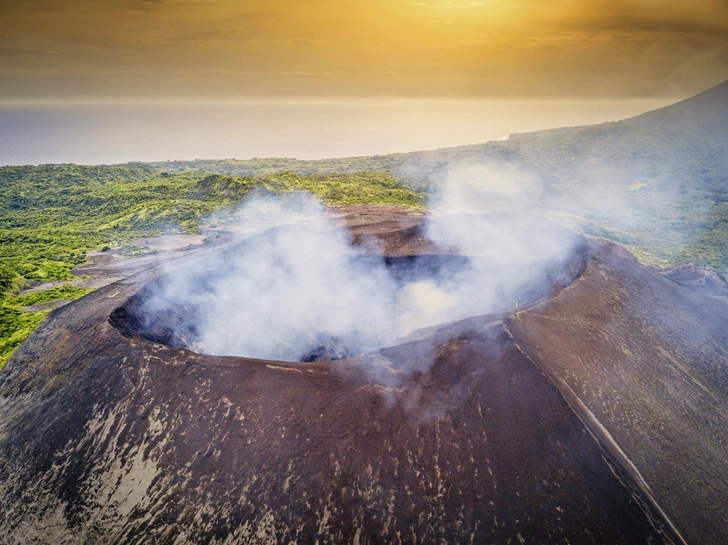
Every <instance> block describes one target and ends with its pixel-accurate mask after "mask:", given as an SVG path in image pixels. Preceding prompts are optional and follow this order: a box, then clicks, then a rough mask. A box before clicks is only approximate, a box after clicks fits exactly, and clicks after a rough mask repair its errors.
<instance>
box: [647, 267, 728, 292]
mask: <svg viewBox="0 0 728 545" xmlns="http://www.w3.org/2000/svg"><path fill="white" fill-rule="evenodd" d="M655 273H657V274H658V275H660V276H662V277H663V278H667V279H668V280H670V281H671V282H675V283H676V284H680V285H681V286H683V287H685V288H688V289H691V290H693V291H696V292H698V293H702V294H705V295H717V296H720V297H728V281H726V279H725V278H724V277H723V275H722V274H720V273H719V272H717V271H713V270H711V269H706V268H705V267H695V266H694V265H680V266H677V267H669V268H666V269H655Z"/></svg>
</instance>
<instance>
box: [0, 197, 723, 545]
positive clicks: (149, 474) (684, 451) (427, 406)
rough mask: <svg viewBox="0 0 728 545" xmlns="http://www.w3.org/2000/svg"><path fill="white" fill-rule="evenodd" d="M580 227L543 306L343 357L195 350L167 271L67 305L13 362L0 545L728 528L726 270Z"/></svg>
mask: <svg viewBox="0 0 728 545" xmlns="http://www.w3.org/2000/svg"><path fill="white" fill-rule="evenodd" d="M330 213H332V214H335V215H337V216H339V217H340V218H341V219H342V221H344V222H345V223H346V225H347V226H348V228H349V229H350V232H351V233H352V236H353V240H354V242H355V243H356V244H359V245H362V246H364V247H365V248H366V249H368V250H370V253H372V254H376V253H382V254H383V255H385V256H389V258H391V259H394V258H397V257H404V256H416V255H422V256H425V255H433V254H436V253H437V251H438V249H437V248H436V247H434V245H433V244H432V243H431V242H429V241H428V240H426V239H425V238H424V237H423V235H422V230H421V226H422V223H423V222H424V221H426V220H427V218H426V217H425V216H422V215H413V214H410V213H406V212H404V211H400V210H397V209H394V208H386V207H385V208H382V207H363V208H340V209H338V210H332V211H330ZM253 236H264V233H263V234H262V235H253ZM574 236H575V237H576V235H574ZM577 238H579V243H578V244H576V245H575V250H574V252H573V254H572V255H570V256H568V258H566V260H565V261H564V262H563V263H560V270H561V271H562V273H563V274H560V275H550V274H549V275H547V276H548V278H549V279H550V281H551V285H550V286H549V289H548V290H547V291H546V292H544V293H540V294H538V297H536V298H534V299H533V300H531V301H529V303H528V304H527V305H522V306H520V307H519V308H516V309H513V310H511V311H509V312H506V313H503V314H500V315H486V316H473V317H471V318H468V319H465V320H462V321H459V322H455V323H451V324H447V325H443V326H437V327H432V328H428V329H426V330H421V331H419V332H415V333H413V334H412V335H409V336H408V337H406V338H404V339H401V340H400V341H399V342H398V343H395V344H394V345H393V346H390V347H385V348H382V349H380V350H377V351H375V352H372V353H368V354H364V355H361V356H358V357H355V358H350V359H341V360H336V361H320V362H311V363H294V362H280V361H262V360H252V359H248V358H241V357H220V356H209V355H202V354H198V353H195V352H192V351H190V350H188V349H187V348H185V347H184V343H183V342H176V341H175V339H174V338H172V337H171V336H170V335H166V334H165V331H168V325H169V324H168V321H169V320H170V319H176V318H175V317H169V316H160V317H157V322H156V323H153V324H147V323H145V322H144V321H143V320H142V319H141V318H140V317H139V316H138V315H137V309H138V304H139V301H140V300H141V299H142V298H143V297H144V294H145V290H146V289H150V286H153V285H154V284H155V283H158V282H164V274H163V272H162V270H161V269H160V268H156V267H152V268H148V269H147V270H144V271H142V272H139V273H137V274H136V275H134V276H131V277H128V278H125V279H122V280H120V281H118V282H116V283H114V284H111V285H108V286H106V287H103V288H101V289H99V290H97V291H95V292H94V293H92V294H90V295H88V296H86V297H83V298H82V299H79V300H78V301H75V302H73V303H71V304H69V305H66V306H64V307H63V308H60V309H57V310H55V311H54V312H53V313H52V314H51V316H50V318H49V319H48V320H47V321H46V322H45V323H44V324H43V326H42V327H41V328H39V329H38V330H37V331H36V332H35V333H34V334H33V335H32V336H31V337H30V338H29V339H28V340H27V341H26V342H25V343H24V344H23V345H22V346H21V347H20V349H18V351H17V352H16V353H15V354H14V356H13V357H12V358H11V360H10V361H9V362H8V364H7V365H6V366H5V368H4V369H3V371H2V373H0V410H1V411H2V414H3V417H2V419H0V501H1V502H2V505H3V509H2V511H0V528H2V532H1V533H0V543H7V544H11V543H13V544H26V543H54V544H63V543H68V544H71V543H74V544H75V543H89V544H90V543H115V544H116V543H119V544H132V543H160V544H184V543H206V544H207V543H220V544H222V543H226V544H237V543H357V544H364V543H504V544H508V543H512V544H516V545H520V544H524V543H531V544H547V543H560V544H561V543H571V544H589V543H591V544H597V543H604V544H630V543H635V544H637V543H639V544H645V543H651V544H657V543H673V544H679V543H691V544H698V543H700V544H704V543H705V544H716V545H718V544H723V543H728V514H727V513H728V512H727V511H726V509H725V506H726V505H728V445H727V444H726V435H725V430H726V429H728V320H725V316H727V315H728V298H726V297H725V296H724V293H725V292H724V291H722V290H725V288H726V286H725V285H724V284H725V281H724V280H723V284H721V283H720V281H721V278H717V279H716V278H714V277H713V276H710V275H706V274H703V272H701V271H692V272H691V271H680V272H679V273H674V274H662V273H659V272H656V271H654V270H651V269H649V268H647V267H643V266H642V265H639V264H638V263H637V262H636V261H635V260H634V259H633V258H632V257H631V255H630V254H629V253H627V252H626V251H624V250H623V249H622V248H621V247H619V246H616V245H613V244H610V243H606V242H604V241H601V240H598V239H590V240H587V239H583V238H580V237H577ZM245 243H246V241H245V240H242V241H239V240H238V239H234V240H232V241H227V242H222V243H220V244H213V245H208V246H206V247H203V248H201V249H198V250H195V251H194V255H195V256H197V257H199V256H200V255H202V256H204V253H205V252H210V253H214V252H225V251H229V249H230V248H231V247H234V248H235V249H236V250H237V251H240V250H244V248H245ZM186 259H189V257H188V255H186V254H181V257H179V258H178V259H177V260H176V261H174V262H173V267H183V266H184V264H185V260H186ZM685 278H692V279H694V278H698V279H700V278H706V281H704V282H702V281H700V280H697V281H690V282H688V281H683V279H685ZM696 284H697V288H696ZM165 320H167V322H165Z"/></svg>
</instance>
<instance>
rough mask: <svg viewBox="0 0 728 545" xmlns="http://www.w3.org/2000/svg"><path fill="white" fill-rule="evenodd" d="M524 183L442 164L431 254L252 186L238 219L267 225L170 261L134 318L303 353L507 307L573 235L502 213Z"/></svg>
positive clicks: (206, 343)
mask: <svg viewBox="0 0 728 545" xmlns="http://www.w3.org/2000/svg"><path fill="white" fill-rule="evenodd" d="M538 187H539V182H538V180H536V179H534V178H533V177H531V176H529V175H526V174H522V173H519V172H517V171H515V170H513V169H510V170H509V169H499V168H498V167H496V166H494V165H487V166H480V167H467V168H466V169H463V170H459V171H453V172H452V173H451V175H450V176H449V177H448V179H446V180H445V182H444V183H443V184H441V185H440V186H439V187H438V189H437V191H435V192H433V195H432V198H431V208H432V209H433V211H434V213H433V218H432V219H431V220H429V221H427V222H426V223H425V226H424V227H423V228H422V234H423V235H424V236H425V237H426V238H428V239H429V240H430V241H431V242H432V243H434V247H435V248H437V251H436V253H434V254H433V255H423V256H416V257H415V256H412V257H399V258H387V259H385V258H383V257H381V256H375V255H371V253H370V252H371V247H372V246H371V244H369V245H365V246H364V247H357V246H353V245H352V244H351V240H350V237H349V235H348V232H347V230H346V229H345V227H344V226H343V225H341V223H340V222H338V221H336V220H334V219H332V218H331V217H329V216H327V215H326V214H325V213H324V209H323V207H322V206H321V204H320V203H318V202H317V201H316V200H314V199H313V198H312V197H311V196H309V195H307V194H289V195H286V196H283V197H271V196H256V197H253V198H251V199H250V200H249V201H248V202H246V204H245V205H244V207H243V209H242V210H241V214H240V215H241V217H242V218H243V220H245V219H247V218H253V219H255V220H256V221H257V222H260V221H261V218H265V219H266V220H267V222H268V225H270V226H271V228H270V229H268V230H265V231H263V232H261V233H259V234H256V235H254V236H251V237H249V238H248V239H246V240H244V241H242V242H240V243H236V244H233V245H231V247H230V248H228V249H226V250H225V251H221V252H218V253H216V254H215V253H211V254H209V255H206V256H205V257H204V258H200V259H198V261H197V262H196V263H195V264H193V265H192V266H188V267H186V268H185V269H183V270H178V269H176V268H175V267H174V264H173V263H170V264H169V266H168V271H167V274H166V275H165V277H164V282H163V283H161V285H160V287H159V288H158V289H157V290H156V291H155V292H154V293H153V294H152V295H151V296H150V297H148V298H147V299H146V301H145V302H144V305H143V315H144V316H145V320H146V324H145V325H146V327H150V328H152V327H154V323H155V322H156V321H158V320H160V317H162V316H165V317H166V318H165V319H167V320H168V321H170V320H169V319H168V318H169V316H174V319H173V320H171V322H170V323H175V324H178V326H179V327H177V326H175V327H176V331H175V332H174V336H175V338H176V339H177V344H180V345H183V346H187V347H188V348H190V349H192V350H195V351H198V352H202V353H207V354H217V355H235V356H246V357H253V358H260V359H273V360H287V361H315V360H326V359H339V358H343V357H348V356H352V355H355V354H359V353H363V352H367V351H371V350H374V349H377V348H379V347H383V346H386V345H389V344H391V343H392V342H394V341H395V340H396V339H398V338H402V337H404V336H406V335H408V334H409V333H412V332H413V331H414V330H416V329H419V328H424V327H429V326H434V325H437V324H443V323H448V322H452V321H455V320H458V319H462V318H466V317H469V316H474V315H483V314H490V313H500V312H506V311H510V310H513V309H517V308H521V307H523V306H525V305H528V304H530V303H532V302H534V301H535V300H537V299H539V298H540V297H542V296H544V295H545V294H546V293H547V292H548V291H549V289H550V288H551V287H552V286H553V285H554V284H558V283H559V282H560V281H561V277H562V276H564V275H565V274H566V273H565V272H564V270H563V267H564V264H563V260H564V258H565V257H566V256H568V255H569V254H570V253H571V252H572V251H573V249H574V245H575V244H576V237H574V236H572V235H571V234H570V233H568V232H567V231H565V230H564V229H563V228H561V227H558V226H556V225H554V224H551V223H549V222H547V221H545V220H544V219H543V218H541V217H539V216H536V215H529V214H523V213H515V212H512V211H510V212H509V211H508V209H509V207H510V208H513V207H514V206H519V207H520V205H521V204H523V201H524V199H525V197H524V196H525V195H528V196H529V198H533V195H534V194H537V191H538ZM493 210H497V212H495V213H490V214H483V213H482V212H484V211H485V212H493Z"/></svg>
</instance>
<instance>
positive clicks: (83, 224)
mask: <svg viewBox="0 0 728 545" xmlns="http://www.w3.org/2000/svg"><path fill="white" fill-rule="evenodd" d="M289 191H309V192H311V193H313V194H315V195H317V196H318V197H319V198H321V200H322V201H323V202H325V203H328V204H358V203H374V204H396V205H400V206H409V207H423V206H424V205H425V199H424V197H423V195H422V194H421V193H418V192H416V191H413V189H412V188H411V187H410V186H409V185H407V183H406V182H405V181H404V180H402V179H400V178H397V177H395V176H393V175H391V174H387V173H372V172H360V173H351V174H335V175H321V174H316V175H310V176H300V175H298V174H294V173H291V172H279V173H276V174H275V175H270V176H266V177H263V178H252V177H240V176H226V175H219V174H209V173H204V172H183V173H176V174H170V173H165V172H159V170H157V169H155V168H152V167H151V166H149V165H144V164H129V165H121V166H108V167H107V166H93V167H89V166H78V165H43V166H37V167H33V166H26V167H5V168H1V169H0V294H1V295H0V313H1V318H0V319H1V320H2V323H1V324H0V367H1V366H2V365H3V364H4V362H5V361H7V359H8V357H9V356H10V354H11V353H12V351H13V350H14V349H15V348H16V347H17V346H18V345H19V344H20V343H21V342H22V340H23V339H24V338H25V337H27V335H28V334H30V332H31V331H32V330H33V329H34V328H35V327H37V326H38V325H39V324H40V323H41V322H42V320H43V317H44V316H46V315H47V314H48V313H47V312H38V313H27V312H23V311H22V310H21V309H22V308H23V307H27V306H30V305H35V304H38V303H43V302H49V301H54V300H58V299H76V298H78V297H80V296H81V295H83V294H84V293H87V292H86V291H85V290H82V289H80V288H74V287H72V286H69V285H64V286H62V287H57V288H54V289H52V290H49V291H45V292H39V293H32V294H29V295H25V296H23V297H17V294H18V293H19V292H20V291H21V290H22V289H23V288H24V287H26V286H28V285H29V284H30V282H33V281H35V282H51V281H58V280H70V279H72V278H73V276H72V275H71V270H72V269H73V267H75V266H76V265H78V264H80V263H83V262H85V261H86V253H87V252H88V251H89V250H92V249H94V248H98V249H103V248H106V249H107V250H108V249H109V248H110V247H114V246H123V248H122V251H121V253H122V254H125V255H137V254H141V253H145V252H147V251H148V250H147V249H146V248H138V247H135V246H128V243H129V242H130V241H132V240H135V239H138V238H142V237H148V236H155V235H159V234H163V233H197V232H199V231H200V229H201V228H202V227H204V225H205V221H206V220H207V218H209V217H210V216H211V215H212V213H213V212H216V211H228V212H232V211H234V210H235V209H237V208H238V207H239V206H240V204H241V203H242V201H243V200H244V199H245V198H246V196H248V195H249V194H250V193H251V192H256V193H282V192H289ZM224 216H225V214H222V215H217V217H218V218H220V217H224ZM218 221H219V219H218Z"/></svg>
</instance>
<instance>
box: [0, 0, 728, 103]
mask: <svg viewBox="0 0 728 545" xmlns="http://www.w3.org/2000/svg"><path fill="white" fill-rule="evenodd" d="M0 11H2V13H3V17H2V18H1V19H0V34H2V35H11V39H7V38H3V39H2V40H0V48H1V50H0V77H10V78H12V82H11V84H10V85H6V86H5V87H4V89H3V90H2V91H1V92H0V93H1V94H0V97H2V95H3V94H4V95H5V96H8V95H15V96H18V95H21V96H29V95H31V96H32V95H33V94H40V95H44V96H53V95H58V94H61V95H63V94H66V95H67V94H74V95H78V94H79V93H80V94H89V93H91V94H93V95H106V96H113V95H115V94H117V95H118V94H120V93H121V94H132V95H135V96H139V95H156V96H159V95H162V96H167V95H175V96H180V95H181V96H198V95H204V96H215V95H223V96H229V95H237V96H239V95H317V94H318V95H332V94H334V95H368V94H390V95H391V94H394V95H404V96H410V95H486V96H503V95H507V96H574V95H577V96H596V95H599V96H646V95H660V94H665V93H668V94H672V95H688V94H691V93H694V92H698V91H700V90H703V89H704V88H706V87H709V86H711V85H714V84H717V83H719V82H720V81H722V80H724V79H727V78H728V3H726V2H724V1H718V0H700V1H697V2H688V1H687V0H678V1H673V2H656V1H653V0H638V1H629V2H627V1H621V0H613V1H610V2H604V1H596V0H593V1H588V2H578V3H574V2H571V1H567V0H558V1H556V2H549V3H548V4H544V3H543V2H536V1H535V0H509V1H505V0H492V1H489V2H462V3H458V2H441V1H436V2H407V1H392V0H371V1H368V2H364V1H363V0H355V1H352V2H339V1H334V0H320V1H301V0H270V1H263V0H251V1H247V2H244V3H240V2H232V1H230V0H219V1H217V2H202V1H193V0H166V1H165V0H119V1H116V2H108V1H107V2H98V1H95V0H79V1H71V0H35V1H24V2H19V1H17V0H0ZM49 52H50V53H49ZM645 60H647V61H649V62H645ZM686 64H687V65H690V68H689V69H686V68H685V65H686ZM280 74H289V75H293V76H291V77H286V78H283V79H281V78H280V76H279V75H280ZM295 74H300V75H301V76H298V77H297V76H295ZM69 76H70V77H71V79H72V81H71V82H70V83H69V81H68V79H69ZM54 78H58V85H57V86H54V85H53V84H52V82H53V79H54ZM132 78H133V82H132V81H130V79H132ZM39 79H42V80H43V81H50V82H51V84H50V85H44V86H43V87H42V88H41V87H40V86H38V84H37V82H38V81H39ZM120 89H121V91H120Z"/></svg>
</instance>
